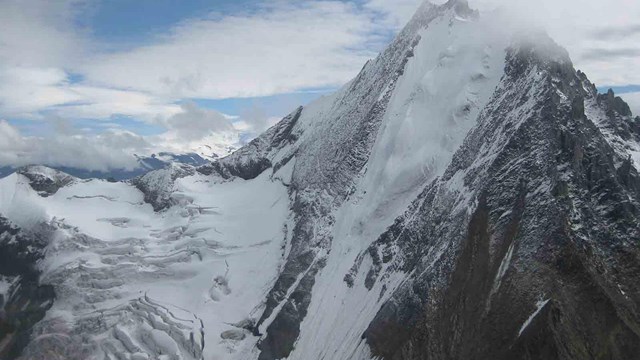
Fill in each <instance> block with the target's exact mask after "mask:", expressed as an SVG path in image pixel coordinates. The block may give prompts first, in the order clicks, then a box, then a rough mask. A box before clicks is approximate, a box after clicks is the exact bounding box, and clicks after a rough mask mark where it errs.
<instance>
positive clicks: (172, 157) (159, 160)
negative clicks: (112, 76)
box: [0, 152, 217, 181]
mask: <svg viewBox="0 0 640 360" xmlns="http://www.w3.org/2000/svg"><path fill="white" fill-rule="evenodd" d="M213 155H215V154H213ZM213 155H212V157H208V158H205V157H203V156H200V155H199V154H198V153H195V152H193V153H186V154H175V153H170V152H159V153H157V154H151V155H150V156H139V155H133V157H135V159H136V161H137V163H138V166H137V167H136V168H133V169H111V170H106V171H96V170H87V169H83V168H77V167H68V166H56V167H53V168H55V169H56V170H59V171H62V172H64V173H67V174H69V175H72V176H75V177H77V178H81V179H104V180H111V181H121V180H130V179H133V178H135V177H138V176H142V175H144V174H146V173H148V172H150V171H153V170H160V169H164V168H166V167H167V166H170V165H171V164H186V165H191V166H202V165H205V164H208V163H209V161H211V160H215V159H217V157H215V156H213ZM19 169H20V168H16V167H12V166H5V167H1V168H0V178H3V177H5V176H8V175H11V174H13V173H14V172H16V171H19Z"/></svg>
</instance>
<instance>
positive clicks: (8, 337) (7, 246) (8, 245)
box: [0, 217, 55, 359]
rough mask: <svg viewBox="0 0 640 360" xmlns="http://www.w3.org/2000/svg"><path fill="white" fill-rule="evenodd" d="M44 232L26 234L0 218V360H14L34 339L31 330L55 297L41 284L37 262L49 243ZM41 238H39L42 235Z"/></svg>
mask: <svg viewBox="0 0 640 360" xmlns="http://www.w3.org/2000/svg"><path fill="white" fill-rule="evenodd" d="M45 234H47V230H46V229H41V230H40V231H38V232H34V233H32V234H27V233H24V232H23V231H21V230H20V229H19V228H17V227H16V226H15V225H13V224H11V223H10V222H9V221H8V220H7V219H5V218H3V217H0V284H2V285H6V286H0V290H2V291H0V358H2V359H15V358H17V357H18V356H20V355H21V353H22V351H23V349H24V348H25V347H26V346H27V344H29V342H30V341H31V340H32V339H33V337H32V336H31V335H32V331H33V327H34V325H35V324H37V323H38V322H39V321H40V320H42V318H43V317H44V316H45V313H46V312H47V310H48V309H49V308H50V307H51V305H52V304H53V300H54V298H55V294H54V290H53V287H52V286H50V285H41V284H40V271H39V270H38V269H37V267H36V262H37V261H38V260H39V259H41V258H42V257H43V256H44V249H45V247H46V245H47V244H48V240H47V236H46V235H45ZM41 235H42V236H41Z"/></svg>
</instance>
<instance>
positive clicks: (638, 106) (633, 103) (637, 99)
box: [619, 92, 640, 116]
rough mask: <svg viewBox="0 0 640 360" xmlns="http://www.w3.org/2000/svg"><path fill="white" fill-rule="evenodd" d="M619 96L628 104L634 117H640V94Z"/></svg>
mask: <svg viewBox="0 0 640 360" xmlns="http://www.w3.org/2000/svg"><path fill="white" fill-rule="evenodd" d="M619 96H620V97H621V98H622V99H623V100H624V101H626V102H627V103H628V104H629V107H631V112H632V113H633V115H634V116H640V92H634V93H628V94H620V95H619Z"/></svg>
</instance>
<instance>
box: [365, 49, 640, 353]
mask: <svg viewBox="0 0 640 360" xmlns="http://www.w3.org/2000/svg"><path fill="white" fill-rule="evenodd" d="M546 43H547V44H549V45H548V46H545V47H544V48H541V47H540V45H539V44H537V43H534V44H522V45H520V46H518V47H516V48H514V49H512V50H511V51H510V54H509V56H508V62H507V68H506V77H505V78H504V79H503V86H501V87H500V89H501V90H499V91H498V92H497V93H496V95H495V96H494V100H493V102H492V103H491V104H490V105H489V106H488V107H487V109H486V111H485V112H484V113H483V116H482V117H481V119H480V120H479V125H478V127H477V128H476V129H475V130H474V131H473V132H472V133H471V134H469V136H468V137H467V140H466V141H465V145H464V146H463V147H462V148H461V150H459V152H458V154H457V155H456V157H455V158H454V161H453V163H452V165H451V166H450V168H449V169H448V170H447V172H446V174H445V176H443V178H442V179H441V180H439V181H436V182H435V183H434V184H432V185H431V186H429V187H428V188H427V190H426V191H425V192H424V193H423V194H422V195H421V196H420V199H419V200H417V201H416V203H415V204H414V208H413V209H412V210H411V211H412V212H413V216H412V217H411V219H410V220H409V219H408V217H404V218H403V219H399V220H398V222H397V223H396V224H395V225H394V226H393V227H392V228H390V230H389V231H388V233H386V234H384V235H383V236H382V237H381V238H380V239H379V240H378V241H377V242H376V243H375V244H374V245H373V247H372V250H370V251H372V252H376V253H382V254H384V253H392V255H391V256H387V257H386V260H385V261H384V263H385V265H384V266H383V270H381V271H380V272H381V273H385V272H387V273H391V272H396V271H402V272H404V273H407V274H411V275H410V276H409V280H408V281H407V282H406V283H405V284H404V285H403V286H401V287H400V288H398V289H397V290H396V291H395V293H394V295H393V297H392V298H391V299H390V300H389V301H387V302H386V303H385V304H384V305H383V306H382V308H381V310H380V311H379V313H378V315H377V316H376V318H375V320H374V321H373V322H372V323H371V324H370V325H369V328H368V330H367V331H366V332H365V333H364V335H363V336H364V338H365V339H366V340H367V342H368V344H369V345H370V346H371V349H372V351H373V353H374V355H377V356H380V357H382V358H384V359H431V358H446V359H469V358H479V359H514V358H522V359H599V358H603V357H604V358H616V359H626V358H634V357H636V356H637V353H638V350H639V349H638V347H639V345H637V344H640V341H639V340H640V332H639V331H638V330H639V329H640V317H639V315H640V314H639V313H638V312H637V304H638V303H639V301H640V292H639V290H640V288H638V286H637V284H636V282H635V281H634V280H633V279H634V278H636V277H637V276H638V275H640V262H639V261H638V260H640V248H639V247H638V245H639V243H638V239H640V237H639V236H640V227H639V224H638V221H637V219H638V216H639V215H640V213H639V210H640V204H639V203H638V200H639V199H640V192H639V191H638V184H640V177H639V176H638V172H637V170H636V169H635V168H634V167H629V168H627V170H626V171H627V172H626V175H628V176H625V177H622V176H620V172H619V168H618V165H617V164H621V163H623V162H624V160H625V159H623V158H620V156H619V154H617V153H616V152H615V151H614V150H613V148H612V147H611V146H610V144H609V143H608V141H607V139H606V138H605V137H604V136H603V134H602V133H601V132H600V131H599V129H598V128H597V127H596V126H595V125H594V123H593V122H592V121H591V120H590V119H589V118H588V117H587V116H586V114H585V113H584V102H585V96H587V94H586V93H585V91H584V90H583V89H582V88H581V87H578V86H575V84H577V83H579V82H578V81H577V80H578V77H580V76H582V75H581V74H580V73H576V72H575V71H574V70H573V68H572V66H571V63H570V61H569V60H568V57H566V55H564V51H562V50H560V49H558V50H557V51H552V52H551V54H559V55H558V56H557V57H554V56H551V57H550V56H549V55H548V54H549V50H550V49H553V47H554V46H553V45H552V44H550V42H549V41H547V42H546ZM526 79H528V81H529V83H528V84H527V85H526V86H523V82H524V81H527V80H526ZM507 94H508V96H505V95H507ZM506 99H509V100H508V101H505V100H506ZM608 105H609V104H608V103H607V104H603V106H604V107H605V108H606V107H607V106H608ZM617 111H618V110H617V109H616V110H615V112H617ZM509 114H519V116H517V117H516V116H509ZM505 115H507V116H505ZM456 174H457V175H456ZM460 174H463V176H464V185H465V188H466V189H465V191H468V192H469V193H470V194H473V198H474V199H475V200H473V201H474V202H475V205H474V203H473V202H471V203H468V202H467V203H465V202H464V200H467V199H466V198H465V199H464V200H463V201H461V200H460V197H459V196H458V195H457V194H455V193H452V192H451V191H450V190H449V189H450V188H451V186H450V185H449V184H450V182H451V180H452V179H453V178H454V177H455V176H460ZM467 201H468V200H467ZM394 249H399V250H397V251H395V250H394ZM378 278H382V277H378Z"/></svg>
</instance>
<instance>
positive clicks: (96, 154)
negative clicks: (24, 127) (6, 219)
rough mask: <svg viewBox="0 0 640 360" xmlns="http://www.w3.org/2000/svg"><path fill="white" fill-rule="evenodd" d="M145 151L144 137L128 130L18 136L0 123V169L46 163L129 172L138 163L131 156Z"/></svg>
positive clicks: (16, 132) (6, 123) (19, 134)
mask: <svg viewBox="0 0 640 360" xmlns="http://www.w3.org/2000/svg"><path fill="white" fill-rule="evenodd" d="M149 148H150V144H149V143H148V142H147V141H146V140H145V139H144V138H142V137H140V136H138V135H136V134H133V133H131V132H128V131H114V130H109V131H105V132H104V133H102V134H99V135H90V136H86V135H78V134H74V135H71V134H65V133H62V132H59V133H54V134H51V135H49V136H45V137H33V136H24V135H22V134H21V133H20V131H19V130H18V129H16V128H15V127H13V126H11V125H10V124H9V123H8V122H6V121H4V120H0V166H6V165H10V166H23V165H29V164H46V165H49V166H69V167H78V168H82V169H87V170H100V171H106V170H109V169H120V168H121V169H133V168H135V167H137V166H138V164H137V162H136V160H135V158H134V157H133V156H132V154H134V153H140V152H145V151H148V149H149ZM79 154H81V156H79Z"/></svg>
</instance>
